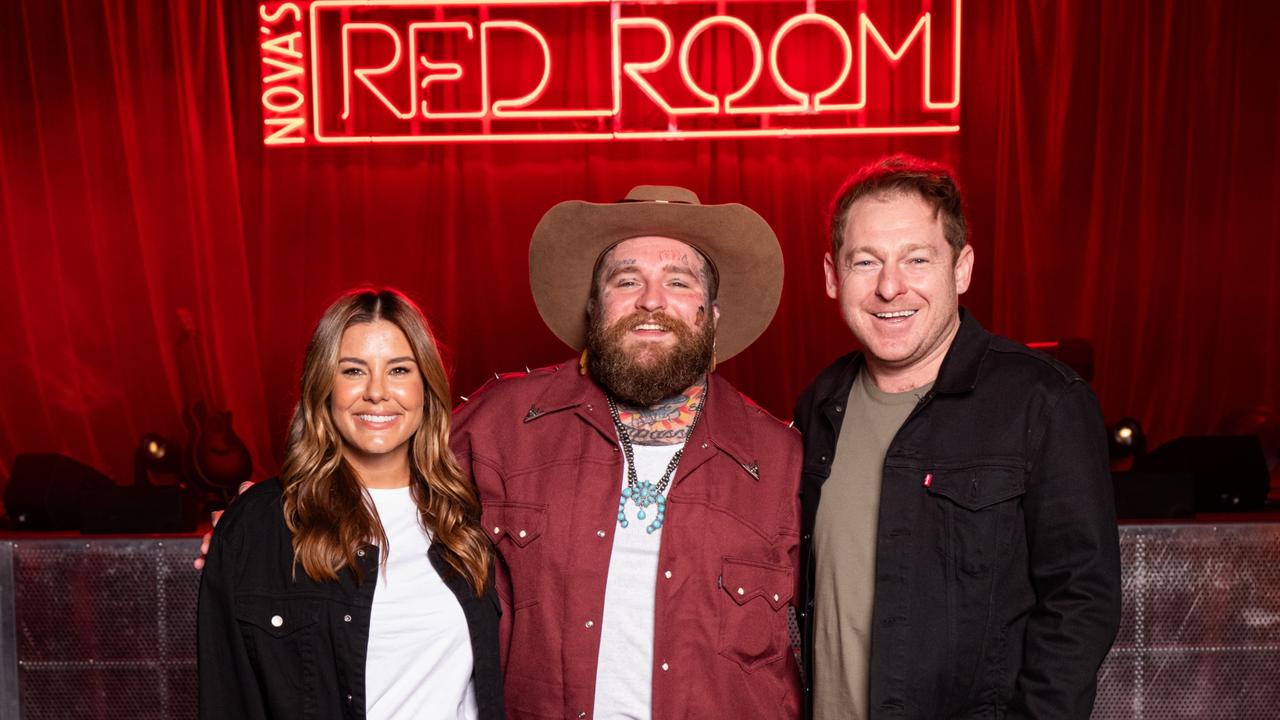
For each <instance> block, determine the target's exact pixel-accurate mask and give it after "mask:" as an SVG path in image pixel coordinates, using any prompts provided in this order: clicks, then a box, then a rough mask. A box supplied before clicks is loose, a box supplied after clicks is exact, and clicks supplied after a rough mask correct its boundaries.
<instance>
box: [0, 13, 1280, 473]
mask: <svg viewBox="0 0 1280 720" xmlns="http://www.w3.org/2000/svg"><path fill="white" fill-rule="evenodd" d="M868 6H869V7H870V8H872V9H873V11H874V12H875V13H876V15H875V17H876V18H877V28H878V29H879V30H880V31H882V32H884V33H885V37H886V38H890V37H892V38H895V39H897V41H898V42H900V41H901V39H902V38H904V37H906V34H907V33H909V32H910V30H911V27H912V25H913V24H914V23H915V22H916V20H917V15H918V5H917V6H916V7H914V8H911V9H907V10H902V11H900V12H899V11H897V10H895V5H894V4H893V3H891V2H869V3H868ZM964 7H965V18H964V29H965V35H966V37H965V39H964V45H963V48H964V57H963V73H964V75H963V78H962V85H963V92H964V103H963V105H962V107H961V116H960V126H961V128H962V131H961V133H960V134H958V135H951V136H940V137H904V138H897V137H878V138H866V137H861V138H851V139H831V138H823V139H799V140H796V139H792V140H735V141H702V140H691V141H683V142H627V143H608V142H604V143H576V142H568V143H556V144H525V143H508V144H503V145H499V146H495V145H487V144H475V145H468V146H425V147H404V146H400V147H316V148H271V149H264V148H263V147H262V138H263V127H262V115H261V97H260V93H261V77H262V75H261V73H262V69H261V63H260V60H259V55H258V42H259V37H258V22H257V21H258V18H257V16H256V6H255V5H253V4H250V3H239V2H229V3H224V2H221V1H219V0H206V1H205V2H198V1H195V0H193V1H192V2H177V3H171V2H164V1H161V0H141V1H130V2H125V1H124V0H86V1H82V2H70V1H69V0H62V2H57V1H56V0H55V1H53V2H50V1H47V0H14V1H12V2H8V3H4V4H3V5H0V88H2V89H3V91H4V97H5V98H6V99H5V102H3V103H0V257H3V258H4V261H3V262H0V307H3V308H4V311H3V315H2V316H0V337H3V339H4V352H0V376H3V378H4V386H3V387H4V394H3V400H2V401H0V402H2V407H3V412H0V466H3V468H7V466H8V464H9V463H10V462H11V461H12V458H13V456H14V455H15V454H16V453H19V452H34V451H56V452H63V453H66V454H68V455H71V456H73V457H76V458H78V459H80V460H82V461H84V462H87V463H89V464H91V465H94V466H97V467H101V468H104V469H106V470H108V471H109V472H110V473H111V474H113V475H114V476H115V477H117V478H119V479H124V478H127V477H128V476H129V468H130V464H131V450H132V447H133V445H134V444H135V443H136V442H137V439H138V437H139V436H140V435H141V434H142V433H143V432H146V431H152V430H153V431H157V432H160V433H162V434H166V435H168V436H169V437H172V438H175V439H176V440H178V441H181V440H182V439H183V430H182V424H181V421H180V415H181V411H182V408H183V406H184V404H185V403H186V402H187V400H186V398H188V397H189V396H190V395H191V394H192V392H200V391H198V390H194V391H193V390H192V388H201V387H207V388H209V389H208V390H207V391H204V392H203V394H207V395H209V396H210V399H211V400H212V401H213V402H214V403H216V404H219V405H225V406H226V407H228V408H230V409H231V410H232V411H233V412H234V422H235V427H236V429H237V430H238V432H239V434H240V435H241V437H243V438H244V439H245V441H246V442H247V443H248V445H249V447H250V450H251V451H252V452H253V455H254V457H255V459H256V464H257V466H258V474H259V475H264V474H266V473H269V472H272V471H273V470H274V469H276V467H277V462H278V458H279V455H280V451H281V445H282V438H283V433H284V428H285V424H286V421H287V418H288V416H289V413H290V411H291V408H292V404H293V402H294V400H295V398H296V393H297V389H296V388H297V378H298V371H299V366H300V360H301V356H302V352H303V349H304V346H305V343H306V341H307V338H308V336H309V333H310V329H311V324H312V323H313V322H314V320H315V318H316V317H317V316H318V314H319V312H320V311H321V309H322V308H323V307H324V306H325V304H326V303H327V302H328V301H329V300H330V299H332V298H333V297H334V296H335V295H336V294H337V293H338V292H339V291H341V290H343V289H345V288H347V287H349V286H352V285H355V284H357V283H362V282H373V283H379V284H390V285H394V286H397V287H400V288H402V289H403V290H405V291H407V292H408V293H409V294H410V295H412V296H413V297H414V298H415V299H417V300H418V301H419V303H420V304H421V305H422V307H423V308H424V310H425V311H426V312H427V313H428V315H429V317H430V318H431V320H432V322H433V323H434V327H435V330H436V331H437V333H438V334H439V335H440V337H441V338H442V339H443V341H444V342H445V343H446V344H447V345H448V346H449V347H450V348H451V355H452V360H453V364H454V367H455V387H454V390H455V394H458V395H465V394H467V393H469V392H470V391H471V390H472V389H473V388H475V387H476V386H477V385H478V384H480V383H481V382H483V381H484V379H485V378H486V377H490V376H491V375H492V374H493V373H494V372H502V371H509V370H515V369H520V368H523V367H525V366H526V365H527V366H537V365H544V364H549V363H553V362H557V361H559V360H562V359H564V358H565V357H567V356H568V355H569V352H568V351H567V350H566V349H565V348H563V347H562V346H560V345H559V344H558V342H557V341H556V340H555V339H554V338H553V336H552V335H551V334H550V332H548V331H547V330H546V329H545V328H544V327H543V326H542V324H541V322H540V321H539V319H538V315H537V312H536V311H535V309H534V307H533V303H532V301H531V299H530V296H529V289H528V280H527V274H526V273H527V268H526V257H527V248H528V239H529V235H530V233H531V231H532V229H533V226H534V225H535V223H536V222H537V220H538V218H539V217H540V215H541V214H542V212H543V211H545V210H546V209H547V208H549V207H550V206H551V205H553V204H554V203H556V202H559V201H561V200H564V199H568V198H587V199H593V200H601V201H604V200H611V199H616V198H619V197H622V196H623V195H624V194H625V193H626V191H627V189H628V188H629V187H630V186H632V185H635V184H638V183H674V184H682V185H686V186H688V187H690V188H692V189H694V190H695V191H696V192H697V193H698V194H699V195H700V197H701V198H702V199H703V201H704V202H728V201H740V202H744V203H746V204H748V205H750V206H751V207H753V208H755V209H756V210H758V211H759V212H760V213H761V214H762V215H763V216H764V217H765V218H766V219H767V220H769V221H770V222H771V223H772V224H773V226H774V227H775V228H776V229H777V230H778V234H779V236H780V238H781V240H782V243H783V249H784V254H785V258H786V263H787V282H786V286H785V288H784V293H783V300H782V305H781V308H780V310H779V314H778V317H777V319H776V320H775V321H774V324H773V326H772V327H771V328H770V329H769V330H768V331H767V332H766V333H765V335H764V336H763V337H762V338H761V340H760V341H759V342H758V343H757V344H756V345H755V346H753V347H752V348H751V349H749V350H748V351H747V352H745V353H744V354H743V355H741V356H739V357H738V358H735V359H733V360H731V361H730V362H728V363H726V364H725V366H724V367H723V369H722V372H724V373H725V374H726V375H728V376H729V377H730V378H731V379H732V380H734V381H735V382H736V383H738V385H739V386H740V387H741V389H743V390H744V391H746V392H747V393H748V394H750V395H752V396H753V397H754V398H755V399H756V400H758V401H759V402H760V403H762V404H763V405H764V406H766V407H767V408H769V409H771V410H772V411H773V412H774V413H775V414H777V415H779V416H781V417H788V416H789V415H790V408H791V403H792V400H793V398H794V396H795V394H796V393H797V392H798V391H799V389H800V388H801V387H802V386H803V385H804V384H805V383H806V382H807V381H808V379H809V378H810V377H811V375H812V374H813V373H814V372H816V371H817V370H818V369H819V368H820V367H822V366H823V365H825V364H826V363H827V362H828V361H829V360H830V359H832V358H833V357H835V356H836V355H838V354H840V353H843V352H845V351H847V350H848V349H850V348H851V347H852V346H853V341H852V339H851V338H850V336H849V333H848V331H847V330H846V329H845V328H844V326H843V324H842V323H841V321H840V319H839V316H838V313H837V311H836V308H835V307H834V305H833V303H831V302H830V301H829V300H828V299H827V298H826V296H825V293H824V292H823V289H822V281H821V257H822V252H823V250H824V246H825V240H824V237H825V226H824V224H825V218H824V216H823V213H824V209H825V207H826V204H827V201H828V199H829V196H830V194H831V193H832V192H833V191H834V190H835V189H836V188H837V187H838V186H839V183H840V180H841V179H842V178H843V177H844V175H845V174H846V173H847V172H849V171H850V170H851V169H852V168H854V167H855V166H857V165H858V164H860V163H862V162H865V161H867V160H869V159H872V158H875V157H877V156H879V155H881V154H884V153H886V152H890V151H899V150H902V151H909V152H915V153H919V154H923V155H927V156H931V157H936V158H939V159H942V160H945V161H948V162H950V163H952V164H953V165H955V166H956V167H957V168H958V169H959V171H960V173H961V176H962V178H963V180H964V182H965V189H966V192H967V196H968V202H969V213H970V216H971V223H970V224H971V227H972V229H973V237H972V241H973V245H974V247H975V250H976V253H977V269H976V277H975V281H974V286H973V288H972V289H971V290H970V293H969V294H968V295H967V296H966V298H965V302H966V304H967V305H969V306H970V307H971V308H973V310H974V311H975V313H976V314H977V316H978V317H979V318H980V319H981V320H982V321H984V322H985V323H986V324H987V325H988V326H989V327H991V328H992V329H994V330H996V331H999V332H1002V333H1004V334H1007V335H1010V336H1012V337H1014V338H1017V339H1021V340H1041V341H1046V340H1054V339H1057V338H1062V337H1081V338H1086V339H1089V340H1091V341H1092V342H1093V345H1094V348H1095V351H1096V377H1095V380H1094V387H1095V388H1096V389H1097V390H1098V392H1099V394H1100V396H1101V398H1102V401H1103V405H1104V409H1105V411H1106V413H1107V415H1108V417H1109V418H1112V419H1114V418H1117V417H1120V416H1123V415H1132V416H1134V417H1137V418H1139V419H1140V420H1142V422H1143V423H1144V424H1145V426H1146V427H1147V428H1148V431H1149V434H1150V435H1151V437H1152V440H1153V442H1156V443H1158V442H1160V441H1161V440H1165V439H1168V438H1170V437H1172V436H1175V435H1179V434H1183V433H1191V432H1210V431H1212V430H1213V429H1214V427H1215V426H1216V425H1217V423H1218V422H1219V420H1220V419H1221V418H1223V417H1224V416H1225V415H1227V414H1228V413H1230V412H1231V411H1233V410H1236V409H1238V408H1242V407H1243V408H1248V407H1254V406H1257V405H1259V404H1270V405H1272V406H1275V405H1277V404H1280V376H1278V373H1277V368H1278V367H1280V247H1278V242H1277V241H1278V240H1280V171H1277V168H1280V142H1278V141H1277V135H1278V134H1280V133H1277V128H1280V79H1278V77H1280V76H1278V75H1277V73H1276V72H1275V68H1276V65H1277V63H1276V57H1277V56H1276V49H1275V38H1276V37H1280V6H1277V5H1275V4H1273V3H1261V2H1253V3H1249V2H1233V3H1178V2H1172V1H1171V0H1165V1H1164V2H1154V1H1140V2H1122V3H1116V2H1107V3H1104V2H1101V1H1100V0H1093V1H1091V2H1064V3H1037V4H1027V3H1023V2H1020V1H1017V0H996V1H995V2H990V3H985V4H979V3H966V4H965V6H964ZM880 18H884V20H883V22H881V20H880ZM561 22H564V23H567V24H570V25H572V24H573V23H574V20H573V18H572V17H562V20H561ZM700 42H701V41H700ZM891 42H893V41H891ZM707 47H708V48H711V47H712V45H708V46H707ZM717 47H718V46H717ZM586 51H587V49H584V52H586ZM707 52H712V50H710V49H709V50H708V51H707ZM531 72H532V71H531ZM871 82H872V87H873V88H875V87H878V89H877V90H875V92H879V93H884V94H886V96H892V94H893V93H894V92H896V91H897V89H896V88H894V87H890V86H888V85H880V86H877V85H876V84H875V82H876V79H875V78H872V81H871ZM881 99H883V98H881ZM917 101H918V99H917ZM177 308H186V309H188V310H189V311H190V314H191V316H192V318H193V319H194V325H195V327H196V329H197V330H198V333H199V334H198V336H197V337H198V339H199V344H198V347H199V349H200V353H199V355H200V356H202V357H204V358H205V359H206V360H207V363H206V364H207V367H203V368H201V367H197V366H198V365H201V364H202V363H198V362H195V361H193V360H188V359H186V358H187V356H188V355H190V353H186V352H185V351H184V350H183V346H182V345H180V343H179V340H180V339H181V337H182V331H181V326H180V324H179V323H178V321H177V320H176V313H175V311H176V309H177ZM193 376H196V377H193Z"/></svg>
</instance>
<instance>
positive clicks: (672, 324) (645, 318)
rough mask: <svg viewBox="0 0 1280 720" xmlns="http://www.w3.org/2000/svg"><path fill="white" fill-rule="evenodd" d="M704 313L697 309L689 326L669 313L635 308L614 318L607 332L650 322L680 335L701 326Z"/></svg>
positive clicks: (620, 331)
mask: <svg viewBox="0 0 1280 720" xmlns="http://www.w3.org/2000/svg"><path fill="white" fill-rule="evenodd" d="M704 315H705V312H704V311H702V310H701V309H700V310H699V311H698V316H697V318H696V319H695V320H694V325H693V326H691V325H689V323H687V322H685V321H683V320H681V319H680V318H678V317H675V316H674V315H670V314H668V313H666V312H664V311H662V310H654V311H653V312H649V311H646V310H636V311H634V312H630V313H627V314H626V315H623V316H622V317H620V318H618V319H617V320H615V321H614V322H613V325H612V326H610V328H609V330H608V332H609V334H614V333H618V334H621V333H625V332H627V331H629V330H633V329H635V328H636V327H637V326H640V325H649V324H652V325H661V326H662V327H664V328H666V329H668V330H671V331H673V332H675V333H676V334H677V335H680V334H682V332H684V333H691V332H693V328H694V327H698V326H701V325H702V319H703V316H704Z"/></svg>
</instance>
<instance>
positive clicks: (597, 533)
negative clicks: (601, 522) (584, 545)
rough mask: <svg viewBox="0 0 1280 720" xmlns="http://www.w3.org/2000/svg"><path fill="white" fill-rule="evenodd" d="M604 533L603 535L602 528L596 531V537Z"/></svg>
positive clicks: (602, 535)
mask: <svg viewBox="0 0 1280 720" xmlns="http://www.w3.org/2000/svg"><path fill="white" fill-rule="evenodd" d="M604 535H605V532H604V531H603V530H597V531H596V537H604Z"/></svg>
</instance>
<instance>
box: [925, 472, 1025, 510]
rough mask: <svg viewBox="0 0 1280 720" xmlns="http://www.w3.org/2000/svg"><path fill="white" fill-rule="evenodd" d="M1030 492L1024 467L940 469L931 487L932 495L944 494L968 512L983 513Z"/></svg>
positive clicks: (943, 495)
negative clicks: (977, 511) (984, 509)
mask: <svg viewBox="0 0 1280 720" xmlns="http://www.w3.org/2000/svg"><path fill="white" fill-rule="evenodd" d="M1026 491H1027V481H1026V474H1025V473H1024V472H1023V471H1022V469H1021V468H1013V467H996V466H982V467H972V468H963V469H959V470H938V471H935V472H934V473H933V479H932V480H931V481H930V484H929V492H930V493H932V494H934V495H941V496H942V497H945V498H947V499H948V500H950V501H951V502H953V503H955V504H957V505H959V506H960V507H962V508H964V509H966V510H981V509H983V508H985V507H990V506H992V505H995V504H998V503H1002V502H1004V501H1006V500H1011V499H1013V498H1015V497H1018V496H1019V495H1022V494H1024V493H1026Z"/></svg>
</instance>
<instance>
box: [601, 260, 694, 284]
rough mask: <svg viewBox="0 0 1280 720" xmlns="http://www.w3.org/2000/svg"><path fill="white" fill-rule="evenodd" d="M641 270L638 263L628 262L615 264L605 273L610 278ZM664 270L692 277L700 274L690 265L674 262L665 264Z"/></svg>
mask: <svg viewBox="0 0 1280 720" xmlns="http://www.w3.org/2000/svg"><path fill="white" fill-rule="evenodd" d="M639 270H640V266H639V265H636V264H635V263H628V264H626V265H615V266H614V267H612V268H609V272H608V273H607V274H606V275H605V280H609V279H611V278H613V277H614V276H615V275H621V274H622V273H628V272H638V271H639ZM662 271H663V272H666V273H678V274H680V275H689V276H692V277H697V276H698V271H697V270H694V269H693V268H691V267H689V266H688V265H676V264H674V263H668V264H666V265H663V266H662Z"/></svg>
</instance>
